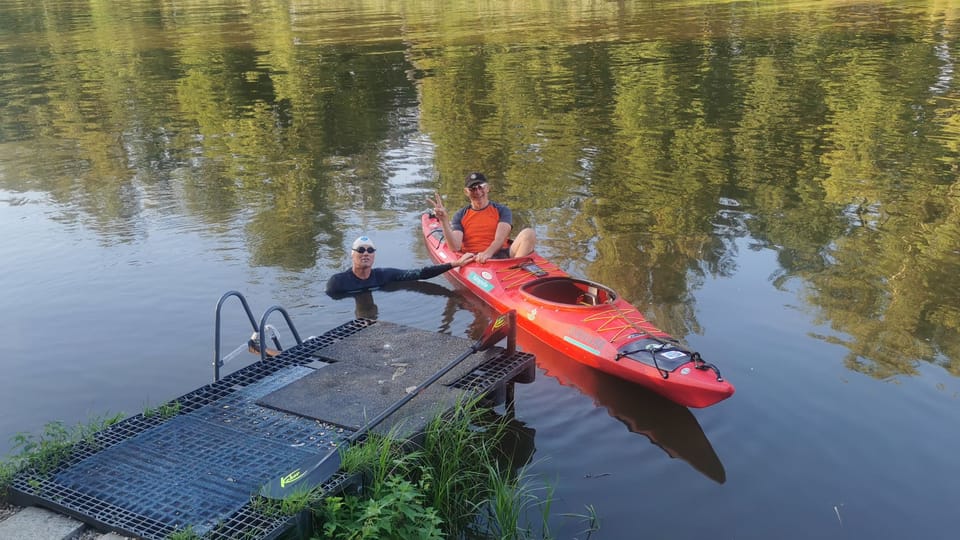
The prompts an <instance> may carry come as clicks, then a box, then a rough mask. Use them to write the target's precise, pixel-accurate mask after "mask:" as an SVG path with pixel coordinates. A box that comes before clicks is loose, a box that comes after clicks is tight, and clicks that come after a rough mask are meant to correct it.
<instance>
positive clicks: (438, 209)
mask: <svg viewBox="0 0 960 540" xmlns="http://www.w3.org/2000/svg"><path fill="white" fill-rule="evenodd" d="M427 203H428V204H432V205H433V215H435V216H437V218H439V219H441V220H444V219H447V209H446V208H445V207H444V206H443V199H441V198H440V193H437V192H434V193H433V198H432V199H429V198H428V199H427Z"/></svg>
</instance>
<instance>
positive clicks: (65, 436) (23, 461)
mask: <svg viewBox="0 0 960 540" xmlns="http://www.w3.org/2000/svg"><path fill="white" fill-rule="evenodd" d="M120 420H123V415H122V414H117V415H114V416H106V417H98V418H94V419H92V420H90V421H88V422H87V423H86V424H78V425H76V426H74V427H72V428H68V427H67V426H66V425H65V424H64V423H63V422H50V423H48V424H46V425H45V426H44V428H43V433H41V434H40V435H39V436H34V435H31V434H29V433H18V434H16V435H14V436H13V439H12V442H13V450H14V452H15V453H14V454H13V455H12V456H10V457H8V458H7V459H6V460H5V461H4V462H3V463H0V501H7V500H8V498H9V497H8V491H9V488H10V485H11V484H12V483H13V480H14V478H15V477H16V475H17V474H18V473H19V472H21V471H23V470H26V469H33V470H34V471H35V472H36V473H37V474H38V475H41V476H46V475H48V474H50V473H51V472H53V471H54V470H56V469H57V467H59V466H60V465H61V464H62V463H63V462H64V461H66V460H67V459H69V458H70V456H71V455H73V449H74V446H75V445H76V444H78V443H84V444H86V445H87V446H89V447H94V448H95V447H96V444H97V442H96V434H97V432H99V431H101V430H103V429H106V428H108V427H110V426H112V425H113V424H116V423H117V422H119V421H120Z"/></svg>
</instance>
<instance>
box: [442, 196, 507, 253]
mask: <svg viewBox="0 0 960 540" xmlns="http://www.w3.org/2000/svg"><path fill="white" fill-rule="evenodd" d="M499 223H506V224H507V225H513V213H512V212H510V209H509V208H507V207H506V206H504V205H502V204H498V203H495V202H493V201H491V202H490V204H488V205H487V206H485V207H484V208H483V210H474V209H473V208H472V207H470V206H466V207H464V208H461V209H460V210H458V211H457V213H456V214H455V215H454V216H453V220H452V221H451V223H450V225H451V226H452V227H453V230H455V231H463V245H462V246H461V247H460V250H461V251H464V252H467V251H469V252H472V253H478V252H480V251H483V250H485V249H487V248H488V247H490V244H491V243H492V242H493V239H494V238H495V237H496V236H497V224H499ZM502 247H503V248H507V247H510V244H509V242H504V243H503V246H502Z"/></svg>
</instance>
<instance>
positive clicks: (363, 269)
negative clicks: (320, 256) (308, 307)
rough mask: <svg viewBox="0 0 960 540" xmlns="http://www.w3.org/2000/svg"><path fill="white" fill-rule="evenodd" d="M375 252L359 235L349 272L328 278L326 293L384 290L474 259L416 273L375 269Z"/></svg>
mask: <svg viewBox="0 0 960 540" xmlns="http://www.w3.org/2000/svg"><path fill="white" fill-rule="evenodd" d="M376 251H377V248H376V246H374V245H373V240H371V239H370V238H369V237H367V236H361V237H360V238H357V239H356V240H354V241H353V246H351V267H350V269H349V270H345V271H343V272H340V273H337V274H334V275H332V276H330V279H329V280H328V281H327V294H328V295H331V296H336V295H347V294H353V293H357V292H361V291H366V290H370V289H376V288H379V287H383V286H384V285H386V284H387V283H393V282H395V281H414V280H419V279H430V278H432V277H434V276H439V275H440V274H442V273H444V272H446V271H447V270H450V269H451V268H456V267H458V266H463V265H465V264H467V263H468V262H470V261H471V260H473V253H465V254H464V255H463V256H462V257H460V258H459V259H457V260H456V261H454V262H453V263H444V264H437V265H434V266H424V267H423V268H420V269H417V270H401V269H399V268H374V267H373V260H374V258H375V253H376Z"/></svg>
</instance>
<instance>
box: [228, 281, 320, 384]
mask: <svg viewBox="0 0 960 540" xmlns="http://www.w3.org/2000/svg"><path fill="white" fill-rule="evenodd" d="M231 296H235V297H237V298H238V299H239V300H240V304H241V305H242V306H243V310H244V311H245V312H246V314H247V320H249V321H250V327H251V328H253V331H254V332H255V333H256V336H257V337H258V338H259V340H260V347H259V349H260V361H261V362H264V361H266V359H267V347H266V339H264V336H269V337H270V339H271V340H272V341H273V344H274V345H275V346H276V348H277V350H278V351H283V347H282V346H281V345H280V337H279V333H278V332H277V329H276V328H274V327H273V326H272V325H269V324H267V319H268V318H269V317H270V315H272V314H273V312H275V311H279V312H280V314H281V315H283V318H284V320H285V321H286V323H287V328H289V329H290V333H292V334H293V338H294V339H295V340H296V341H297V345H303V340H302V339H300V333H299V332H297V328H296V327H295V326H294V325H293V321H292V320H290V315H289V314H288V313H287V310H286V309H284V308H283V307H281V306H276V305H274V306H270V307H269V308H267V310H266V311H264V312H263V315H262V316H261V317H260V324H259V325H258V324H257V321H256V319H254V317H253V312H252V311H251V310H250V304H248V303H247V299H246V298H244V296H243V295H242V294H240V293H239V292H238V291H227V292H225V293H223V295H222V296H221V297H220V300H219V301H218V302H217V312H216V323H215V329H214V335H213V380H214V382H216V381H219V380H220V368H221V367H223V366H224V365H225V364H226V363H227V362H229V361H230V360H233V359H234V358H236V356H237V355H238V354H239V353H240V352H241V351H243V349H244V348H248V343H249V342H247V343H244V344H242V345H240V346H239V347H237V348H236V349H234V350H232V351H230V352H229V353H227V355H226V356H223V357H221V356H220V312H221V310H222V308H223V303H224V302H226V301H227V299H228V298H230V297H231Z"/></svg>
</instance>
